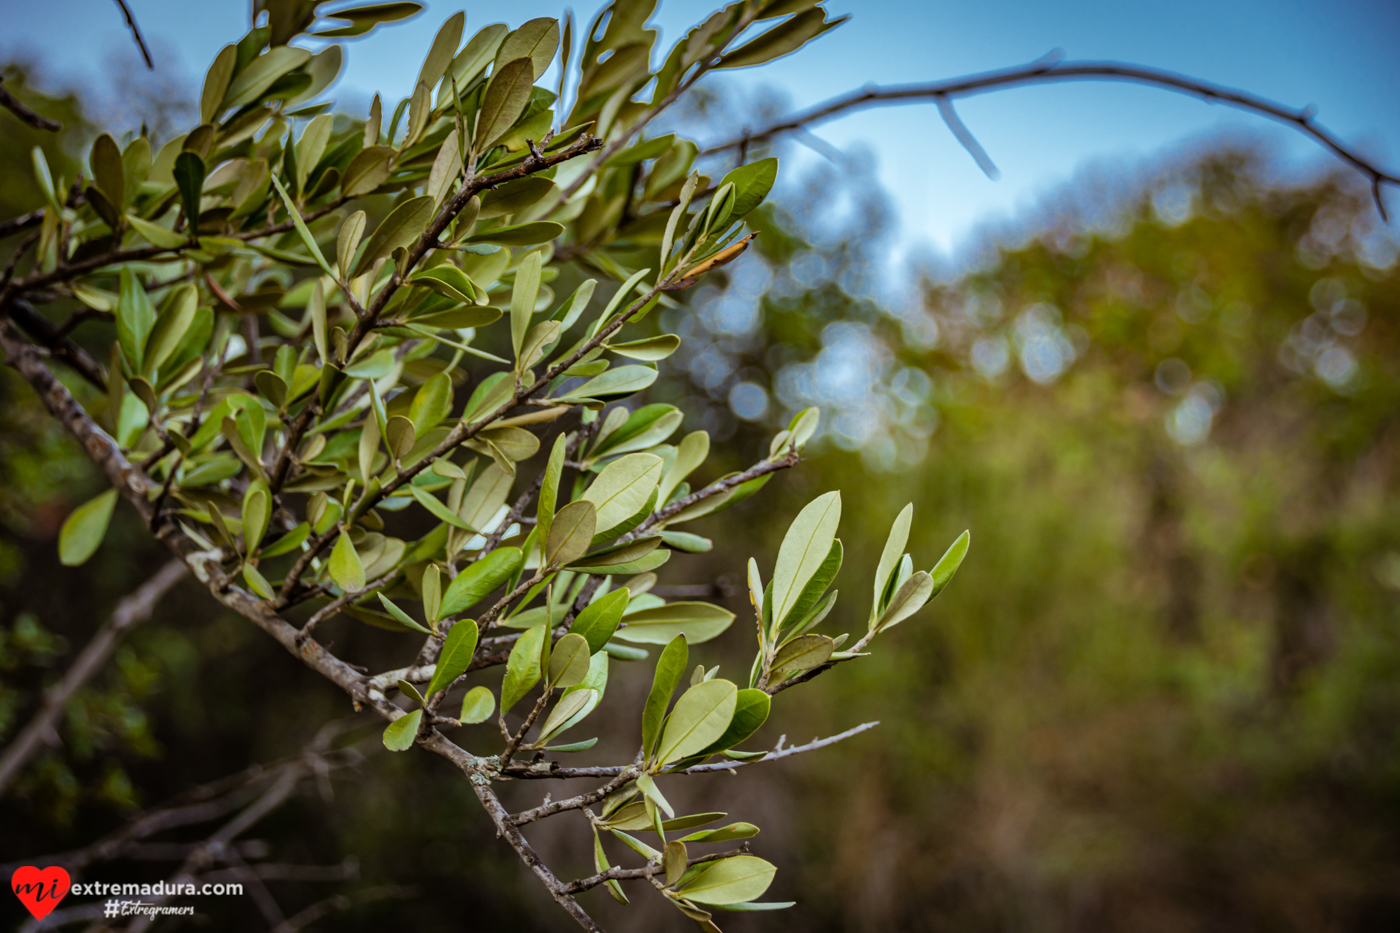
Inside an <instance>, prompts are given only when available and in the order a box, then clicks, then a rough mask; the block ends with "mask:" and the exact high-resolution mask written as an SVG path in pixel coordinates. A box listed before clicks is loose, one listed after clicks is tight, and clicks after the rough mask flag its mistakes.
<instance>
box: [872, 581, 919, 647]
mask: <svg viewBox="0 0 1400 933" xmlns="http://www.w3.org/2000/svg"><path fill="white" fill-rule="evenodd" d="M932 598H933V578H932V577H930V576H929V575H928V574H927V573H925V572H924V571H922V570H920V571H919V572H918V573H916V574H914V575H913V576H911V577H910V578H909V579H908V580H905V581H904V584H903V585H902V586H900V588H899V590H898V591H896V592H895V594H894V596H892V597H891V598H890V604H889V607H888V608H886V609H885V611H884V614H883V615H881V616H880V619H879V621H878V622H876V623H875V630H876V631H880V632H883V631H884V630H885V629H890V628H894V627H895V626H896V625H898V624H899V623H900V622H903V621H904V620H905V619H907V618H909V617H910V616H912V615H913V614H914V613H916V612H918V611H919V610H920V609H922V608H924V604H925V603H927V602H928V601H929V600H930V599H932Z"/></svg>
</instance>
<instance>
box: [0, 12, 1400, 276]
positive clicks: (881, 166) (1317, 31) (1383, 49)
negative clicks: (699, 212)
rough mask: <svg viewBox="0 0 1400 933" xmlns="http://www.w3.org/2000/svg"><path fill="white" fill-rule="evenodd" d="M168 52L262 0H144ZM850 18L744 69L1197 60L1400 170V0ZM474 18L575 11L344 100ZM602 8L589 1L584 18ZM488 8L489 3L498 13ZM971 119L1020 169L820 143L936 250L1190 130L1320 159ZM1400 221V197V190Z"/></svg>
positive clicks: (402, 89) (1174, 128)
mask: <svg viewBox="0 0 1400 933" xmlns="http://www.w3.org/2000/svg"><path fill="white" fill-rule="evenodd" d="M130 5H131V7H132V9H133V11H134V12H135V14H136V16H137V19H138V21H139V22H140V24H141V26H142V28H143V30H144V31H145V33H146V35H147V36H148V37H149V38H150V40H151V41H152V44H153V45H154V46H155V52H156V59H157V66H158V67H159V68H161V69H162V70H164V71H165V72H166V74H167V75H170V74H173V75H175V76H177V77H178V79H179V80H180V81H181V82H182V83H186V84H187V86H188V87H189V88H191V94H197V93H198V87H199V84H200V82H202V80H203V73H204V70H205V68H206V67H207V65H208V63H209V62H210V61H211V60H212V59H213V56H214V55H215V53H216V52H217V51H218V50H219V48H220V47H222V45H224V44H225V43H227V42H229V41H232V40H233V39H235V38H236V37H237V36H238V35H240V34H241V33H242V32H243V31H245V30H246V28H247V10H248V4H247V3H246V2H233V0H221V2H214V0H130ZM9 6H10V8H9V9H8V10H7V11H6V20H7V26H6V30H5V33H4V35H3V36H0V54H4V55H12V54H15V53H17V52H19V51H20V50H22V49H23V50H27V51H28V52H29V53H30V54H31V55H37V57H39V58H40V59H41V60H43V61H44V62H45V63H46V66H47V67H48V68H49V70H50V74H51V76H52V77H53V78H55V79H59V80H72V81H75V82H79V81H100V80H102V69H103V68H105V67H110V65H111V63H112V62H114V61H117V60H120V59H121V58H122V57H129V58H131V59H132V60H133V61H139V60H138V59H137V54H138V53H137V52H136V50H135V47H134V46H133V45H132V44H131V41H130V38H129V36H128V35H127V33H126V32H125V30H124V28H123V24H122V21H121V19H120V17H119V15H118V14H117V11H116V8H115V4H113V3H111V2H110V0H48V2H44V3H32V2H31V3H25V4H18V3H15V4H10V5H9ZM828 7H829V8H830V9H831V11H832V12H833V13H834V14H844V13H852V14H854V15H853V18H852V19H851V21H850V22H849V23H847V24H846V25H845V26H843V27H841V28H840V29H838V30H835V31H833V32H831V33H828V34H827V35H826V36H824V37H822V38H821V39H819V40H818V41H817V42H816V43H814V44H813V45H811V46H808V47H807V48H806V49H803V50H802V51H801V52H799V53H797V54H796V55H793V56H789V57H788V58H786V59H783V60H781V61H779V62H776V63H773V64H772V65H769V66H766V67H765V68H763V69H761V70H755V71H747V72H733V73H731V74H732V75H734V77H735V78H736V79H740V80H746V81H755V82H763V83H766V84H768V85H771V86H773V87H776V88H778V89H779V90H781V91H782V92H783V93H785V94H786V95H787V96H788V97H789V98H790V99H791V101H792V103H793V106H794V107H804V106H806V105H809V104H812V103H816V102H818V101H821V100H824V99H826V98H828V97H831V96H834V95H837V94H840V93H843V92H845V91H848V90H851V89H853V88H855V87H858V86H860V85H862V84H865V83H866V82H876V83H905V82H915V81H926V80H933V79H937V78H943V77H950V76H953V75H958V74H963V73H967V72H974V71H981V70H986V69H991V68H999V67H1004V66H1007V65H1012V64H1017V63H1022V62H1026V61H1030V60H1032V59H1035V58H1038V57H1039V56H1041V55H1043V54H1045V53H1046V52H1047V51H1049V50H1050V49H1052V48H1060V49H1063V50H1064V51H1065V52H1066V53H1067V55H1068V56H1069V57H1070V58H1115V59H1121V60H1126V61H1133V62H1137V63H1141V64H1147V65H1153V66H1157V67H1162V68H1168V69H1173V70H1179V71H1183V72H1186V73H1188V74H1191V75H1194V76H1196V77H1200V78H1204V79H1207V80H1210V81H1214V82H1217V83H1221V84H1226V85H1234V86H1237V87H1242V88H1246V89H1249V90H1251V91H1253V92H1255V93H1258V94H1261V95H1264V96H1266V97H1271V98H1273V99H1275V100H1278V101H1281V102H1283V103H1287V104H1290V105H1299V106H1301V105H1304V104H1309V103H1311V104H1314V105H1316V106H1317V108H1318V115H1319V119H1320V121H1321V122H1323V123H1324V124H1325V125H1326V126H1328V127H1329V128H1331V129H1332V130H1333V131H1335V132H1336V133H1338V134H1339V135H1340V136H1341V137H1342V138H1343V139H1345V140H1347V141H1349V142H1351V143H1353V144H1356V145H1359V146H1360V147H1361V148H1362V149H1363V150H1364V151H1366V152H1368V153H1369V154H1372V155H1374V156H1376V157H1379V158H1381V159H1383V160H1384V161H1386V162H1388V163H1389V164H1390V165H1392V166H1395V165H1396V164H1397V163H1400V55H1397V54H1396V48H1397V45H1396V40H1397V39H1400V3H1397V2H1394V0H1331V2H1319V0H1174V2H1171V3H1162V2H1152V3H1148V2H1141V0H1115V2H1109V0H1059V2H1044V0H1041V2H1031V0H978V2H976V3H966V2H965V3H932V2H909V0H874V2H872V0H865V2H859V3H857V2H852V0H831V2H830V3H828ZM712 8H713V7H712V5H711V4H710V3H701V2H698V0H673V2H669V3H667V2H663V4H662V7H661V10H660V11H659V13H658V14H657V16H656V17H655V19H654V22H655V23H656V24H657V25H659V26H660V28H661V29H662V42H663V44H665V45H667V46H669V43H670V42H671V41H674V39H675V38H676V37H677V36H678V35H680V34H681V32H682V31H683V30H684V29H685V28H687V27H688V26H690V25H691V24H693V23H694V22H696V21H698V20H699V19H700V18H702V17H703V16H704V15H705V14H707V13H708V12H709V11H710V10H711V9H712ZM459 9H466V11H467V28H468V34H470V33H471V32H472V31H474V29H475V28H480V27H481V26H483V25H485V24H486V23H488V22H494V21H498V20H499V19H501V15H500V14H501V11H502V10H508V13H507V14H506V19H507V20H508V21H509V22H510V23H511V25H518V24H519V23H520V22H522V21H524V20H526V19H529V18H532V17H534V16H542V15H558V14H559V12H560V10H561V7H560V6H559V5H558V4H556V3H551V2H546V0H515V2H513V3H510V4H505V5H501V4H490V5H486V4H481V5H469V4H463V3H462V2H461V0H440V2H433V0H429V3H428V10H427V12H426V13H424V14H422V15H420V16H419V17H418V18H417V19H415V20H412V21H410V22H408V23H404V24H401V25H397V26H393V27H390V28H386V29H381V30H380V31H378V32H377V33H376V34H375V35H373V36H372V37H370V38H369V39H367V40H361V41H359V42H356V43H353V44H351V46H350V47H349V50H348V51H349V55H348V64H347V67H346V70H345V72H344V75H343V76H342V78H341V81H340V86H339V88H337V89H336V90H335V93H337V94H338V95H340V96H341V97H342V98H345V99H347V100H358V101H360V102H361V106H362V105H363V103H364V102H367V101H368V99H369V97H370V96H371V95H372V94H373V92H374V91H376V90H378V91H382V92H384V96H385V98H386V99H396V98H397V97H399V96H403V95H404V94H406V93H407V92H408V91H409V89H410V88H409V85H410V83H411V81H412V80H413V78H414V76H415V75H416V74H417V71H418V68H419V65H420V64H421V61H422V56H423V54H424V53H425V52H426V50H427V47H428V44H429V43H430V41H431V39H432V36H433V34H434V33H435V32H436V30H437V27H438V26H439V25H440V24H441V22H442V20H443V19H445V18H446V17H447V16H448V15H450V14H451V13H452V12H455V11H457V10H459ZM593 9H594V8H593V7H592V6H591V5H590V6H582V7H578V8H576V13H579V14H581V15H582V16H583V17H584V18H586V17H588V16H589V15H591V14H592V12H593ZM478 10H483V12H478ZM959 112H960V114H961V115H962V118H963V120H964V122H965V123H967V124H968V126H969V127H970V128H971V129H972V131H973V132H974V133H975V134H976V135H977V136H978V138H979V139H980V140H981V141H982V143H983V145H984V146H985V147H986V149H987V150H988V152H989V153H990V155H991V156H992V158H993V160H995V162H996V163H997V165H998V166H999V168H1000V169H1001V173H1002V174H1001V180H1000V181H992V180H989V179H987V178H986V177H985V176H983V175H982V173H981V172H980V171H979V170H978V168H977V167H976V166H975V165H974V164H973V162H972V160H971V159H970V158H969V157H968V156H967V154H966V153H965V152H964V151H963V150H962V149H961V148H960V147H959V145H958V144H957V143H956V142H955V141H954V140H953V139H952V137H951V136H950V135H949V134H948V132H947V130H946V129H945V128H944V127H943V124H942V122H941V120H940V119H939V118H938V115H937V111H936V110H935V109H934V108H932V107H930V106H906V107H899V108H885V109H881V110H876V111H871V112H866V113H861V114H856V115H853V116H850V117H847V118H845V119H841V120H838V121H835V122H832V123H829V124H826V125H824V126H822V127H821V128H820V129H819V130H818V131H817V132H818V135H819V136H820V137H821V138H822V139H824V140H826V141H828V142H830V143H831V144H833V145H835V146H837V147H839V148H841V149H843V150H846V151H862V149H861V147H863V149H864V150H865V151H868V152H869V153H870V154H871V156H872V157H873V158H874V159H875V160H876V165H877V172H878V177H879V179H880V180H881V181H882V182H883V184H884V185H885V186H886V187H887V188H888V189H889V190H890V192H891V193H892V195H893V200H894V203H895V207H896V210H897V211H898V214H899V220H900V223H901V225H902V228H903V230H904V231H905V233H906V234H907V235H908V238H909V240H911V241H913V242H917V243H919V244H921V245H922V246H923V247H924V248H926V249H928V250H930V251H932V252H933V253H935V254H939V253H943V254H947V253H950V252H957V251H958V250H959V249H960V248H962V247H963V246H964V245H965V244H966V243H967V242H968V241H969V238H970V237H971V235H972V234H973V233H974V231H976V230H977V229H978V228H979V227H981V226H983V225H986V224H989V223H991V224H996V223H999V222H1003V221H1005V220H1008V219H1010V218H1013V217H1014V216H1016V215H1017V214H1018V213H1020V212H1023V211H1025V210H1026V209H1028V208H1030V207H1031V206H1033V205H1034V204H1035V202H1036V201H1037V199H1038V198H1040V197H1041V196H1042V195H1043V194H1044V193H1045V192H1046V191H1048V190H1053V189H1054V188H1056V187H1058V186H1060V185H1063V184H1064V183H1065V182H1066V181H1068V180H1069V179H1070V178H1071V177H1072V176H1073V175H1074V173H1075V170H1076V168H1078V167H1081V166H1083V165H1086V164H1093V163H1100V164H1102V163H1105V162H1108V163H1119V164H1125V165H1128V164H1132V163H1134V162H1137V161H1139V160H1141V159H1142V158H1143V157H1148V156H1151V155H1152V154H1154V153H1157V152H1160V151H1162V150H1163V149H1170V148H1171V147H1173V146H1179V145H1180V144H1181V143H1182V142H1183V141H1187V140H1201V139H1203V138H1208V137H1209V136H1210V135H1211V134H1217V133H1229V132H1234V131H1238V130H1239V129H1240V128H1249V129H1251V130H1254V131H1257V132H1258V133H1259V134H1260V135H1261V136H1262V138H1264V139H1265V140H1267V141H1269V142H1270V143H1272V144H1274V145H1276V146H1278V147H1279V150H1280V151H1281V152H1282V153H1283V155H1284V156H1285V157H1287V158H1289V159H1297V160H1298V161H1299V164H1300V165H1303V164H1307V163H1308V162H1309V161H1319V160H1320V158H1319V157H1318V156H1317V151H1316V150H1315V149H1314V148H1312V147H1310V144H1308V143H1306V142H1305V141H1303V140H1302V138H1301V137H1298V136H1297V135H1296V134H1294V133H1293V132H1292V131H1290V130H1287V129H1285V128H1283V127H1279V126H1276V125H1274V124H1270V123H1267V122H1265V121H1263V120H1260V119H1258V118H1255V117H1251V116H1248V115H1244V114H1240V113H1238V112H1235V111H1230V110H1227V109H1225V108H1220V107H1211V106H1208V105H1205V104H1203V103H1201V102H1199V101H1197V100H1194V99H1190V98H1186V97H1182V96H1178V95H1172V94H1168V93H1165V92H1162V91H1158V90H1153V89H1148V88H1141V87H1133V86H1122V85H1109V84H1096V85H1085V84H1080V85H1057V86H1047V87H1034V88H1023V89H1018V90H1011V91H1003V92H1000V93H996V94H991V95H987V96H985V97H981V98H978V99H975V100H968V101H964V102H962V103H960V104H959ZM1392 203H1394V204H1396V213H1400V193H1392Z"/></svg>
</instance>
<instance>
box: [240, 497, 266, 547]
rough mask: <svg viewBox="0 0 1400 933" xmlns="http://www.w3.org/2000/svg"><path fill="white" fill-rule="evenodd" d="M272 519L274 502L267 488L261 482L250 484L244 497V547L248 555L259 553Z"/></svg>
mask: <svg viewBox="0 0 1400 933" xmlns="http://www.w3.org/2000/svg"><path fill="white" fill-rule="evenodd" d="M271 517H272V500H271V497H270V496H269V494H268V491H267V487H266V486H265V485H264V484H263V483H261V482H255V483H251V484H249V486H248V491H247V493H246V494H245V495H244V496H243V546H244V548H245V549H246V551H247V553H249V554H255V553H257V550H258V545H259V544H261V543H262V539H263V535H264V534H266V533H267V524H268V520H269V519H270V518H271Z"/></svg>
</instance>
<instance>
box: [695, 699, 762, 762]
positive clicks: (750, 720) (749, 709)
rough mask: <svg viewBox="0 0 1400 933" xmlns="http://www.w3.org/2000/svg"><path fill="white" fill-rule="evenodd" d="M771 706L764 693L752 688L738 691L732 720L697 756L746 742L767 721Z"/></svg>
mask: <svg viewBox="0 0 1400 933" xmlns="http://www.w3.org/2000/svg"><path fill="white" fill-rule="evenodd" d="M772 706H773V698H772V697H770V696H769V695H768V694H767V693H766V692H764V691H762V690H758V689H755V688H753V687H750V688H748V689H745V690H740V691H739V694H738V696H736V697H735V701H734V718H733V719H731V720H730V721H729V727H728V728H727V729H725V730H724V734H723V735H721V736H720V737H719V738H718V739H716V740H715V741H714V742H712V743H710V744H709V745H708V746H706V747H705V748H704V749H702V750H701V751H700V752H699V754H700V755H705V756H709V755H713V754H715V753H716V752H721V751H724V750H725V749H730V748H733V747H734V746H736V745H739V744H741V743H743V742H746V741H748V740H749V739H750V738H752V737H753V734H754V733H755V732H757V731H758V730H759V728H760V727H762V725H763V724H764V723H765V722H767V721H768V713H769V710H771V709H772ZM760 754H762V753H760Z"/></svg>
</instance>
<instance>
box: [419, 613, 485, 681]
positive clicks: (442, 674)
mask: <svg viewBox="0 0 1400 933" xmlns="http://www.w3.org/2000/svg"><path fill="white" fill-rule="evenodd" d="M478 634H479V631H478V629H477V627H476V623H475V622H473V621H472V620H471V619H463V620H462V621H460V622H458V623H457V624H456V625H454V626H452V629H451V630H450V631H449V632H448V633H447V637H446V638H445V639H443V642H442V650H441V651H440V652H438V660H437V666H436V668H434V670H433V679H432V680H431V681H429V683H428V689H427V692H426V695H427V696H432V695H433V694H434V693H437V692H438V691H439V690H446V689H447V688H448V687H450V686H452V682H453V681H454V680H456V679H457V678H458V677H461V676H462V675H463V674H465V673H466V672H467V668H468V667H470V666H471V663H472V657H473V655H475V654H476V641H477V636H478Z"/></svg>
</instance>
